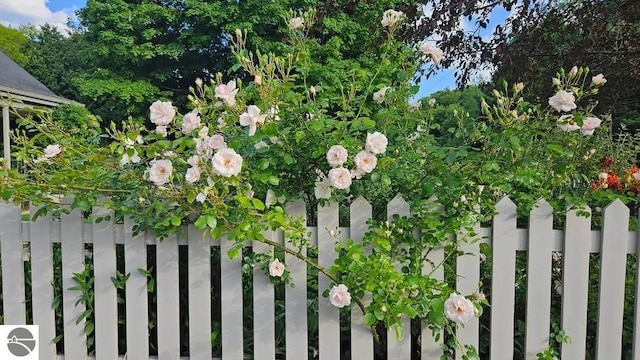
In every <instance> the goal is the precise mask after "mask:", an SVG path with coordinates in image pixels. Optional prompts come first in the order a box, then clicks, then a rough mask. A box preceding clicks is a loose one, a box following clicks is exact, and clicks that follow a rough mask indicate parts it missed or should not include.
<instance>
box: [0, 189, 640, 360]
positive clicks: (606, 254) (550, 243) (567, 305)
mask: <svg viewBox="0 0 640 360" xmlns="http://www.w3.org/2000/svg"><path fill="white" fill-rule="evenodd" d="M537 205H538V206H537V207H535V208H534V209H533V210H532V212H531V213H530V216H529V218H528V225H527V228H518V227H517V222H516V220H517V219H516V210H517V209H516V206H515V204H514V203H513V202H512V201H511V200H510V199H508V198H504V199H502V200H501V201H500V202H498V203H497V205H496V208H497V210H498V212H497V214H496V215H495V217H494V219H493V222H492V224H491V226H488V227H482V226H481V225H480V224H477V225H476V226H475V232H476V233H477V234H478V235H477V239H476V240H477V241H475V242H467V243H465V244H463V245H462V250H463V252H464V253H465V254H466V255H461V256H458V257H457V259H453V260H454V261H453V265H454V266H453V269H454V270H455V277H453V278H455V279H456V280H455V281H456V284H455V285H456V288H457V290H458V291H459V292H460V293H462V294H464V295H469V294H472V293H474V292H476V291H478V290H484V289H483V287H487V288H488V290H487V291H486V295H487V297H488V298H489V300H490V302H491V305H492V306H491V307H490V308H489V309H487V312H486V313H485V314H484V315H483V318H482V319H484V320H482V319H478V318H476V319H473V320H472V321H471V322H470V323H468V324H466V326H465V327H463V328H460V329H459V330H458V331H457V338H458V339H459V340H460V342H461V343H462V344H463V345H472V346H475V347H476V348H478V347H481V346H487V344H488V345H489V346H488V348H489V349H488V351H489V353H490V358H491V359H493V360H500V359H505V360H506V359H512V358H514V355H513V354H514V351H516V349H515V347H516V344H518V345H517V346H518V347H520V348H523V351H522V357H523V358H526V359H536V358H537V357H536V354H537V353H539V352H541V351H543V350H545V349H546V348H547V347H549V345H550V344H551V341H550V333H553V332H554V331H556V330H558V329H562V330H564V332H566V334H567V335H568V336H569V337H570V338H571V340H572V341H571V342H570V343H563V344H561V345H560V347H561V354H562V356H561V357H562V358H563V359H587V358H592V357H591V356H593V358H596V359H599V360H607V359H620V358H623V357H625V356H629V355H631V357H632V358H634V359H640V348H639V345H640V342H639V341H637V340H638V339H640V334H639V331H638V326H640V323H639V320H640V313H639V312H638V311H637V309H638V304H639V302H640V296H637V294H639V293H640V292H639V291H640V290H639V289H638V288H637V286H636V285H635V282H633V284H631V285H629V280H635V279H636V278H637V277H638V276H639V274H640V266H637V264H636V262H635V261H636V257H637V254H638V252H639V251H640V247H639V246H638V233H637V231H630V230H629V223H630V214H629V209H628V208H627V207H626V206H625V205H624V204H623V203H622V202H620V201H619V200H616V201H614V202H613V203H611V204H610V205H609V206H607V207H606V208H605V209H604V210H603V214H602V227H601V230H592V229H591V220H592V219H591V215H590V214H591V210H590V209H588V208H587V209H586V213H587V214H589V215H587V216H578V214H577V212H576V211H568V212H567V213H566V217H565V219H564V224H565V225H564V227H565V228H564V229H562V230H559V229H554V228H553V215H552V213H553V211H552V208H551V206H549V204H548V203H547V202H546V201H544V200H541V201H539V202H538V204H537ZM35 210H36V209H35V208H33V207H32V208H31V209H30V211H31V214H33V213H35ZM584 210H585V209H582V211H583V212H584ZM349 211H350V221H349V226H348V227H341V226H339V225H340V224H339V219H340V216H339V206H338V205H337V204H330V205H327V206H324V207H319V208H318V211H317V214H318V218H317V222H315V223H317V226H310V227H308V230H309V232H310V233H311V242H312V244H313V245H315V246H317V248H318V262H319V264H320V265H322V266H330V265H331V264H332V263H333V261H334V259H335V257H336V256H337V255H336V254H335V252H334V251H333V248H334V245H335V241H336V237H337V238H338V241H341V240H344V239H346V238H352V239H354V241H362V239H363V236H364V233H365V232H366V230H367V225H366V223H367V220H368V219H370V218H371V217H372V206H371V205H370V204H369V203H368V202H367V201H366V200H365V199H363V198H358V199H357V200H356V201H354V202H353V203H352V204H351V206H350V209H349ZM434 211H435V210H434ZM287 212H288V213H290V214H292V215H299V216H306V214H307V211H306V208H305V204H304V203H303V202H301V201H298V202H293V203H291V204H289V205H288V206H287ZM387 213H388V217H389V219H391V217H392V215H393V214H399V215H403V214H408V213H409V205H408V204H407V203H406V202H405V201H404V200H403V199H402V198H401V197H396V198H395V199H394V200H393V201H391V202H390V203H389V206H388V207H387ZM25 215H26V213H25V212H24V211H23V210H22V209H21V208H20V207H19V206H14V205H12V204H7V203H2V202H0V260H1V276H2V294H1V295H2V303H1V304H2V309H1V314H2V321H3V323H4V324H10V325H20V324H36V325H39V328H40V340H41V341H40V343H39V351H40V357H41V359H66V360H76V359H94V358H95V359H156V358H157V359H192V360H193V359H215V358H220V357H221V358H222V359H224V360H241V359H244V358H246V357H247V356H250V357H251V356H252V357H253V358H255V359H269V360H270V359H281V358H282V359H283V358H285V357H286V358H287V359H293V360H298V359H327V360H335V359H354V360H355V359H358V360H372V359H374V357H375V355H374V354H376V353H377V354H378V357H379V358H387V359H390V360H391V359H392V360H395V359H398V360H404V359H407V360H410V359H417V358H416V357H415V356H416V355H415V354H417V353H419V354H421V358H422V359H435V358H439V357H440V356H441V355H442V350H441V348H440V344H441V342H442V341H444V340H445V339H443V337H442V336H439V337H438V336H435V337H434V336H433V334H432V333H431V331H430V330H429V329H427V328H426V326H422V329H423V330H422V332H421V333H416V331H419V330H416V329H419V328H420V327H416V326H411V325H412V323H411V322H410V321H409V319H406V321H404V322H403V326H404V327H405V332H406V333H407V334H411V333H412V331H413V336H408V335H407V336H406V337H405V339H404V340H402V341H397V340H396V339H394V338H393V335H392V334H388V335H387V341H386V342H385V344H386V345H385V346H386V348H385V349H380V348H379V347H380V345H374V341H373V338H372V335H371V332H370V331H369V329H367V328H366V327H364V326H363V325H362V314H361V313H359V309H357V308H356V307H354V308H353V309H351V310H350V311H340V310H339V309H337V308H335V307H333V306H331V304H330V303H329V301H328V300H327V299H326V298H324V297H322V292H323V291H324V290H325V289H327V288H328V287H329V286H330V283H329V282H328V279H326V278H325V277H322V276H317V274H316V272H314V271H313V270H312V269H311V268H308V267H307V266H306V264H305V263H303V262H302V261H300V260H299V259H297V258H296V257H294V256H289V254H286V256H285V263H286V266H287V268H288V269H289V270H290V271H291V276H292V279H293V282H294V284H295V286H294V287H288V286H287V287H286V288H285V287H284V286H274V285H273V284H272V283H271V281H270V280H269V278H268V276H267V275H265V274H264V272H262V271H261V270H260V269H254V270H253V271H249V272H247V271H243V265H244V264H243V259H242V258H243V256H240V257H239V258H236V259H234V260H230V259H229V258H228V257H227V255H226V251H227V250H228V249H229V248H230V244H229V243H228V242H226V241H224V240H223V241H221V240H220V239H212V238H210V237H205V236H203V234H202V232H200V231H199V230H196V229H195V228H193V226H192V225H189V226H188V227H187V228H186V231H185V233H184V235H181V236H174V237H169V238H166V239H164V240H163V241H161V242H158V241H157V240H156V239H155V238H154V237H153V235H152V234H149V233H146V234H144V233H143V234H138V235H136V236H133V234H132V232H131V227H132V224H133V223H132V222H131V220H129V219H125V223H124V224H115V223H113V220H112V219H113V218H114V217H113V216H112V215H113V214H112V213H111V212H110V211H108V210H105V209H102V208H99V207H96V208H94V209H93V213H92V216H94V217H103V218H104V217H105V216H110V215H111V217H110V219H111V220H109V221H107V220H104V221H101V222H99V223H94V222H91V221H87V219H86V214H85V216H83V214H82V213H81V212H79V211H74V212H72V213H70V214H63V215H61V216H60V218H59V219H52V218H51V217H50V216H45V217H42V218H39V219H38V220H37V221H35V222H28V221H22V220H23V217H24V216H25ZM329 230H331V231H332V232H334V233H335V234H336V235H335V237H334V236H333V234H332V235H330V234H329ZM265 235H266V236H267V238H269V239H271V240H272V241H276V242H279V243H280V244H286V243H287V242H288V241H289V240H288V239H286V238H285V237H284V236H283V234H282V233H281V232H279V231H271V232H269V233H267V234H265ZM461 235H463V234H462V232H461ZM483 244H486V246H489V248H490V254H489V256H490V260H487V262H486V263H484V262H483V261H484V260H483V259H482V257H481V256H480V247H481V246H485V245H483ZM273 251H274V250H273V249H272V248H270V247H268V246H265V245H264V244H262V243H257V242H254V243H251V242H248V243H247V244H246V246H245V249H244V253H245V254H247V253H248V252H256V253H266V254H271V253H272V252H273ZM594 256H596V257H597V258H596V260H593V259H594ZM429 257H430V260H431V261H432V263H438V262H439V261H441V260H442V259H443V258H444V249H442V250H438V251H433V252H432V253H431V254H429ZM594 261H595V264H596V265H595V266H594V265H593V264H594ZM489 262H490V266H489V264H488V263H489ZM630 263H631V264H632V265H633V266H632V267H631V268H632V269H635V270H634V272H633V273H627V269H628V264H630ZM558 264H560V265H558ZM483 269H484V270H483ZM430 270H431V269H430V268H429V267H428V265H427V264H425V269H424V272H425V273H426V272H429V271H430ZM485 272H489V273H485ZM82 274H85V275H86V274H89V275H90V276H88V277H87V279H88V278H91V280H90V282H88V283H87V281H88V280H87V279H83V278H81V277H79V276H84V275H82ZM523 274H524V275H523ZM483 275H484V277H483ZM434 276H436V277H438V278H439V279H445V278H447V274H446V273H445V272H444V270H442V271H439V272H436V273H434ZM594 277H595V278H596V281H597V294H590V291H591V290H589V289H590V287H589V284H590V282H591V281H592V280H593V279H592V278H594ZM449 278H451V277H450V276H449ZM521 278H525V279H526V281H524V282H522V281H519V279H521ZM482 279H485V280H487V279H488V280H487V281H485V283H484V284H483V286H481V287H480V288H479V287H478V284H479V283H480V282H481V280H482ZM554 279H560V280H558V281H556V280H554ZM83 281H84V283H85V288H84V289H85V290H82V289H83V288H82V286H81V284H82V283H83ZM308 281H309V283H307V282H308ZM517 284H518V285H517ZM516 286H526V291H524V292H523V293H524V294H526V296H524V298H520V297H517V296H516V294H517V291H516V290H517V289H516ZM629 286H633V287H634V288H633V289H632V291H631V292H632V293H633V294H632V295H634V296H633V297H632V298H630V297H629V295H628V294H629V291H628V290H629V289H628V287H629ZM246 288H249V289H250V291H249V292H247V291H245V289H246ZM87 294H93V295H92V296H91V297H86V296H85V295H87ZM83 296H85V297H83ZM554 297H560V299H561V300H560V302H559V303H557V302H555V301H554V300H552V299H553V298H554ZM590 297H591V299H596V300H594V301H595V302H596V303H595V304H593V302H594V301H590V300H589V299H590ZM625 299H626V301H625ZM363 301H364V302H365V303H366V302H368V301H370V299H369V298H365V299H363ZM521 302H524V303H521ZM629 303H630V304H631V306H633V309H635V310H634V311H632V312H633V316H632V317H633V318H629V316H625V306H629V305H628V304H629ZM625 304H627V305H625ZM516 309H525V312H526V314H524V313H523V314H515V313H514V312H515V311H516ZM554 309H557V314H556V315H557V316H556V317H557V318H560V319H561V323H560V324H556V326H555V327H554V324H553V323H552V316H551V314H552V313H553V312H554V311H556V310H554ZM626 313H630V312H629V311H627V312H626ZM588 314H592V315H593V314H595V315H594V316H596V317H597V323H596V324H592V325H589V324H590V323H589V321H588ZM523 318H524V319H525V320H524V326H525V327H526V328H525V330H524V335H523V337H522V339H519V338H517V336H518V335H517V334H516V331H517V329H518V322H521V321H522V320H519V319H523ZM481 321H483V324H485V325H484V326H481ZM414 325H415V323H414ZM423 325H424V324H423ZM592 327H594V328H592ZM625 329H626V330H625ZM629 329H632V330H629ZM623 331H626V332H629V331H632V332H633V334H632V335H631V336H630V337H631V340H630V343H631V344H634V345H633V346H631V348H630V349H626V348H625V349H623V341H622V339H623V336H624V335H623ZM591 333H595V339H594V341H595V342H593V344H595V353H594V354H591V355H590V354H587V348H588V347H589V345H590V344H589V343H588V342H589V341H591V340H589V339H590V335H589V334H591ZM54 338H55V339H56V342H55V343H54V342H53V340H54ZM436 338H439V339H438V340H436ZM481 338H482V339H485V340H486V344H481V342H480V339H481ZM314 339H315V340H314ZM412 340H413V341H412ZM485 340H483V341H485ZM385 354H386V355H385ZM412 354H414V355H412ZM385 356H386V357H385ZM412 356H413V358H412ZM456 358H457V359H461V358H462V354H460V353H458V354H456Z"/></svg>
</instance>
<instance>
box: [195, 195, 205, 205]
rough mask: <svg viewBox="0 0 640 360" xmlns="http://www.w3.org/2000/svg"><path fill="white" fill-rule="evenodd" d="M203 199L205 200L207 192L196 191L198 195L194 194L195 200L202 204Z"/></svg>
mask: <svg viewBox="0 0 640 360" xmlns="http://www.w3.org/2000/svg"><path fill="white" fill-rule="evenodd" d="M205 200H207V194H204V193H198V195H197V196H196V201H197V202H199V203H201V204H202V203H203V202H205Z"/></svg>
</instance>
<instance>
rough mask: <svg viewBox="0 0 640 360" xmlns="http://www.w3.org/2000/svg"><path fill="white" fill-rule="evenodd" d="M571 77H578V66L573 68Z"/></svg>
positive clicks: (570, 73)
mask: <svg viewBox="0 0 640 360" xmlns="http://www.w3.org/2000/svg"><path fill="white" fill-rule="evenodd" d="M569 75H571V76H576V75H578V67H577V66H574V67H572V68H571V70H570V71H569Z"/></svg>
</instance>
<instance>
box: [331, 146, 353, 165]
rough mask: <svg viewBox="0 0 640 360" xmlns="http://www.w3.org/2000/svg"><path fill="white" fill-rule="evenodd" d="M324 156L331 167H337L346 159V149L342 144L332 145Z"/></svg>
mask: <svg viewBox="0 0 640 360" xmlns="http://www.w3.org/2000/svg"><path fill="white" fill-rule="evenodd" d="M326 156H327V161H328V162H329V165H331V167H338V166H340V165H342V164H344V163H345V161H347V156H348V155H347V149H345V148H344V147H343V146H342V145H333V146H332V147H331V148H330V149H329V151H327V155H326Z"/></svg>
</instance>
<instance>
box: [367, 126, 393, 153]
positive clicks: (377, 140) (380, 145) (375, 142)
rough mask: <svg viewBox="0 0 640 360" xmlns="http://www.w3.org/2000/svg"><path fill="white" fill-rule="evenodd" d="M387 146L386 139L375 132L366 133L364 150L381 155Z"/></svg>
mask: <svg viewBox="0 0 640 360" xmlns="http://www.w3.org/2000/svg"><path fill="white" fill-rule="evenodd" d="M387 144H388V140H387V137H386V136H385V135H384V134H381V133H379V132H377V131H376V132H374V133H373V134H370V133H367V141H366V143H365V146H364V148H365V149H366V150H367V151H369V152H370V153H372V154H376V155H377V154H383V153H384V152H385V151H387Z"/></svg>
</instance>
